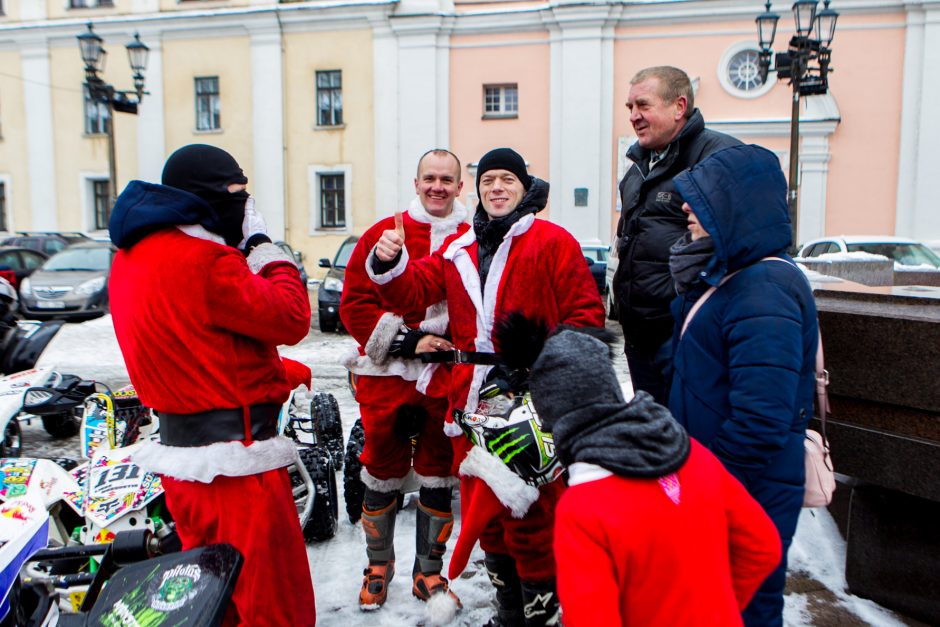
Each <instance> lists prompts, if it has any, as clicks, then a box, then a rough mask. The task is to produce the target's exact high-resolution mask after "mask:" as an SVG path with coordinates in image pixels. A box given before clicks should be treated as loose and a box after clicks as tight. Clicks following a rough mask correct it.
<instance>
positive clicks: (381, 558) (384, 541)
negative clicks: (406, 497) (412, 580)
mask: <svg viewBox="0 0 940 627" xmlns="http://www.w3.org/2000/svg"><path fill="white" fill-rule="evenodd" d="M397 512H398V500H397V499H396V498H393V499H392V502H391V503H389V504H388V505H386V506H385V507H382V508H381V509H378V510H369V509H367V507H366V505H365V503H363V506H362V529H363V531H364V532H365V534H366V554H367V555H368V556H369V566H368V567H366V569H365V570H364V571H363V572H362V574H363V578H362V589H361V590H360V591H359V609H360V610H363V611H371V610H377V609H379V608H380V607H382V605H384V604H385V599H386V598H388V584H389V583H391V581H392V577H394V576H395V544H394V538H395V514H396V513H397Z"/></svg>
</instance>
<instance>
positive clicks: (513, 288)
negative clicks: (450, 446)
mask: <svg viewBox="0 0 940 627" xmlns="http://www.w3.org/2000/svg"><path fill="white" fill-rule="evenodd" d="M409 257H410V252H409V251H408V248H407V246H406V247H405V248H403V249H402V256H401V259H400V261H399V263H398V264H397V265H396V266H395V267H394V268H392V269H391V270H389V271H388V272H385V273H383V274H380V275H376V274H374V273H373V271H372V267H371V263H368V264H367V265H366V269H367V271H368V272H369V274H370V276H371V277H372V280H373V281H374V282H376V283H377V284H378V285H379V291H380V293H381V295H382V297H383V298H385V299H386V300H387V301H388V302H389V303H390V304H392V305H394V307H395V309H396V310H401V311H408V310H409V309H412V308H414V307H426V306H428V305H430V304H432V303H436V302H439V301H441V300H443V299H445V298H446V299H447V305H448V312H449V315H450V329H451V336H452V341H453V343H454V345H455V346H456V347H457V348H458V349H459V350H461V351H481V352H492V351H493V350H494V345H493V326H494V323H495V321H496V320H497V318H498V317H499V316H501V315H503V314H508V313H509V312H513V311H518V312H521V313H522V314H524V315H526V316H527V317H529V318H533V319H541V320H543V321H545V323H546V324H547V325H548V326H549V327H555V326H557V325H559V324H563V323H564V324H570V325H573V326H603V324H604V307H603V305H602V304H601V300H600V296H599V294H598V292H597V288H596V286H595V284H594V282H593V279H592V278H591V274H590V271H589V270H588V268H587V264H586V263H585V261H584V254H583V253H582V252H581V247H580V246H579V245H578V243H577V241H576V240H575V239H574V238H573V237H572V236H571V234H570V233H568V231H566V230H565V229H563V228H562V227H560V226H558V225H556V224H553V223H551V222H548V221H546V220H539V219H536V218H535V216H534V215H532V214H530V215H527V216H525V217H523V218H521V219H520V220H519V221H518V222H516V223H515V224H513V225H512V227H511V228H510V229H509V232H508V233H507V234H506V236H505V238H504V239H503V242H502V243H501V244H500V246H499V248H497V250H496V252H495V253H494V255H493V259H492V262H491V264H490V270H489V273H488V274H487V282H486V286H485V287H484V286H481V285H480V274H479V270H478V256H477V242H476V234H475V232H474V231H473V230H472V229H471V230H468V231H467V232H465V233H463V234H462V235H459V236H455V237H452V238H451V239H449V240H448V242H447V244H446V245H445V247H444V248H443V249H441V250H439V251H437V252H435V253H434V254H432V255H431V256H429V257H426V258H424V259H420V260H418V261H413V262H410V263H409V261H408V260H409ZM491 368H492V367H491V366H483V365H473V364H457V365H455V366H454V367H453V372H452V385H451V390H450V405H451V410H453V409H461V410H465V411H468V412H472V411H474V410H476V408H477V404H478V402H479V391H480V387H481V385H482V384H483V381H484V380H485V378H486V375H487V373H488V372H489V371H490V369H491ZM450 414H452V412H448V418H447V422H446V423H445V430H446V431H447V433H448V435H451V436H452V437H454V440H453V442H454V450H455V459H454V464H455V465H457V466H459V469H458V472H459V474H460V477H461V507H460V509H461V531H460V537H459V538H458V539H457V545H456V546H455V548H454V554H453V557H452V558H451V562H450V568H449V573H448V574H449V576H450V577H451V578H454V577H457V576H458V575H459V574H460V573H461V572H462V571H463V569H464V568H465V567H466V564H467V560H468V559H469V555H470V551H471V550H472V548H473V545H474V544H475V543H476V541H477V539H478V538H479V537H480V535H481V534H482V532H483V530H484V528H485V527H486V526H487V524H488V523H489V521H490V520H492V519H493V518H495V517H496V516H498V515H500V514H501V513H502V511H503V508H504V507H506V508H509V509H510V510H511V511H512V514H513V516H514V517H516V518H522V517H523V516H524V515H525V512H526V511H527V510H528V508H529V506H530V505H531V504H532V503H533V502H535V500H537V499H538V498H539V492H538V490H536V489H535V488H533V487H531V486H529V485H527V484H525V483H524V482H522V480H521V479H519V478H518V477H517V476H516V475H514V474H513V473H512V472H511V471H509V469H508V468H506V467H505V466H504V465H503V464H502V463H501V462H500V461H499V460H498V459H497V458H495V457H493V456H492V455H490V454H488V453H486V452H484V451H483V450H482V449H481V448H479V447H476V448H474V447H473V446H472V444H471V443H470V441H469V440H468V439H467V438H466V437H463V433H462V432H461V430H460V427H459V426H458V425H457V424H456V423H454V422H453V419H452V417H451V415H450ZM476 478H482V479H483V480H484V482H485V483H482V482H478V481H476ZM547 522H548V529H547V530H546V533H545V537H544V538H541V540H542V541H544V542H545V543H544V544H543V546H548V545H549V544H550V543H551V521H547ZM541 543H542V542H536V541H533V545H536V544H541ZM523 567H524V566H523V565H522V564H520V568H523Z"/></svg>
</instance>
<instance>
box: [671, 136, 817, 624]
mask: <svg viewBox="0 0 940 627" xmlns="http://www.w3.org/2000/svg"><path fill="white" fill-rule="evenodd" d="M675 185H676V188H677V190H678V191H679V193H680V194H681V195H682V198H683V199H684V200H685V202H686V204H685V205H683V209H684V210H685V211H686V212H687V214H688V216H689V218H688V219H689V233H688V234H687V235H685V236H684V237H683V238H682V239H680V240H679V241H678V242H677V243H676V244H675V245H674V246H673V247H672V250H671V252H672V256H671V258H670V270H671V272H672V274H673V277H674V279H675V281H676V287H677V289H678V291H679V292H680V296H679V298H677V299H676V301H675V303H674V304H673V313H674V315H675V318H676V321H677V322H676V333H675V336H674V342H675V344H674V345H675V346H676V349H675V355H674V371H673V381H672V389H671V392H670V398H669V409H670V410H671V411H672V413H673V414H674V415H675V417H676V419H677V420H678V421H679V422H680V424H682V425H683V426H684V427H685V428H686V429H687V430H688V432H689V434H690V435H691V436H692V437H694V438H696V439H697V440H698V441H699V442H701V443H702V444H704V445H705V446H707V447H708V448H710V449H711V450H712V452H713V453H714V454H715V455H716V456H717V457H718V459H720V460H721V461H722V463H724V465H725V467H726V468H727V469H728V470H729V471H730V472H731V473H732V474H733V475H734V476H735V477H737V478H738V480H740V481H741V483H743V484H744V486H745V487H746V488H747V490H748V492H750V493H751V495H752V496H753V497H754V498H755V500H757V502H758V503H760V504H761V506H762V507H763V508H764V510H765V511H766V512H767V514H768V515H769V516H770V518H771V519H772V520H773V522H774V524H775V525H776V527H777V530H778V531H779V533H780V539H781V541H782V543H783V559H782V560H781V563H780V565H779V567H778V568H777V570H776V571H774V573H772V574H771V575H770V577H768V578H767V580H766V581H765V582H764V584H763V585H762V586H761V588H760V590H759V591H758V592H757V594H756V595H755V597H754V599H753V600H752V601H751V603H750V605H748V607H747V609H746V610H745V611H744V614H743V617H744V622H745V624H746V625H749V626H754V625H761V626H764V625H782V623H783V617H782V613H783V588H784V584H785V580H786V553H787V548H788V547H789V546H790V541H791V539H792V538H793V533H794V531H795V530H796V523H797V519H798V517H799V514H800V508H801V506H802V503H803V485H804V480H805V475H804V473H805V470H804V459H803V458H804V448H803V438H804V431H805V429H806V423H807V420H808V419H809V417H810V416H812V412H813V396H814V390H815V358H816V348H817V343H818V326H817V320H816V305H815V302H814V300H813V294H812V291H811V289H810V286H809V283H808V282H807V280H806V278H805V277H804V276H803V274H802V273H801V272H800V270H799V269H798V268H797V267H796V266H795V264H794V263H793V260H792V259H790V258H789V257H788V256H787V255H786V254H785V252H784V251H785V250H786V249H787V248H788V247H789V246H790V241H791V225H790V220H789V217H788V215H787V201H786V194H787V184H786V181H785V180H784V177H783V172H781V170H780V163H779V161H778V159H777V157H776V155H774V154H773V153H772V152H770V151H769V150H766V149H764V148H761V147H759V146H735V147H732V148H726V149H724V150H720V151H718V152H716V153H714V154H712V155H711V156H709V157H708V158H707V159H705V160H703V161H702V162H701V163H699V164H698V165H696V166H695V167H693V168H691V169H690V170H687V171H686V172H683V173H681V174H679V175H678V176H677V177H676V178H675ZM767 257H774V258H775V259H765V258H767ZM711 286H717V287H718V289H717V290H716V291H715V292H714V293H713V294H711V296H710V297H709V298H708V299H707V300H706V301H705V302H704V304H703V305H702V306H701V308H700V309H699V310H698V311H697V312H696V313H695V315H694V318H693V319H692V320H691V321H690V322H689V324H688V327H687V328H686V329H685V331H684V333H683V332H682V327H683V322H684V321H685V319H686V317H687V316H688V314H689V310H690V309H691V308H692V306H693V304H694V303H695V302H696V300H698V299H699V297H701V296H702V294H703V293H704V292H705V291H706V290H707V289H708V288H709V287H711Z"/></svg>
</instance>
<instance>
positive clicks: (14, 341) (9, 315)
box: [0, 277, 74, 435]
mask: <svg viewBox="0 0 940 627" xmlns="http://www.w3.org/2000/svg"><path fill="white" fill-rule="evenodd" d="M18 303H19V298H18V297H17V295H16V290H15V289H14V288H13V286H12V285H11V284H10V282H9V281H7V280H6V279H5V278H3V277H0V373H4V374H10V373H13V372H20V371H21V370H28V369H30V368H32V367H33V366H35V365H36V361H38V360H39V355H40V354H41V353H42V351H43V350H44V349H45V348H46V346H47V345H48V344H49V342H50V340H52V337H53V336H54V335H55V334H56V333H58V331H59V329H60V328H62V325H63V324H64V322H63V321H62V320H49V321H47V322H39V321H36V320H20V319H19V316H18V315H17V313H16V312H17V308H18ZM72 435H74V433H73V434H72Z"/></svg>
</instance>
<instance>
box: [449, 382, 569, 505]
mask: <svg viewBox="0 0 940 627" xmlns="http://www.w3.org/2000/svg"><path fill="white" fill-rule="evenodd" d="M457 422H458V423H459V424H460V426H461V428H463V430H464V432H465V433H466V434H467V436H468V437H469V438H470V440H471V441H472V442H473V443H474V444H476V445H478V446H482V447H483V448H484V449H485V450H486V451H487V452H489V453H491V454H492V455H494V456H496V457H497V458H499V459H500V460H501V461H502V462H503V463H504V464H506V466H507V467H508V468H509V469H510V470H511V471H513V472H514V473H515V474H517V475H518V476H519V477H521V478H522V479H523V480H524V481H525V482H526V483H528V484H529V485H532V486H535V487H539V486H543V485H547V484H549V483H551V482H552V481H554V480H555V479H557V478H558V477H560V476H561V474H562V472H563V471H564V468H563V467H562V465H561V462H560V461H559V460H558V458H557V457H556V456H555V443H554V441H553V440H552V434H550V433H545V432H544V431H542V423H541V421H540V420H539V417H538V414H536V412H535V406H534V405H533V404H532V399H531V397H530V395H529V394H528V393H525V394H523V395H517V396H509V395H503V394H501V395H498V396H493V397H491V398H487V399H483V400H481V402H480V405H479V407H478V408H477V411H476V412H474V413H468V412H459V414H458V415H457Z"/></svg>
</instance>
